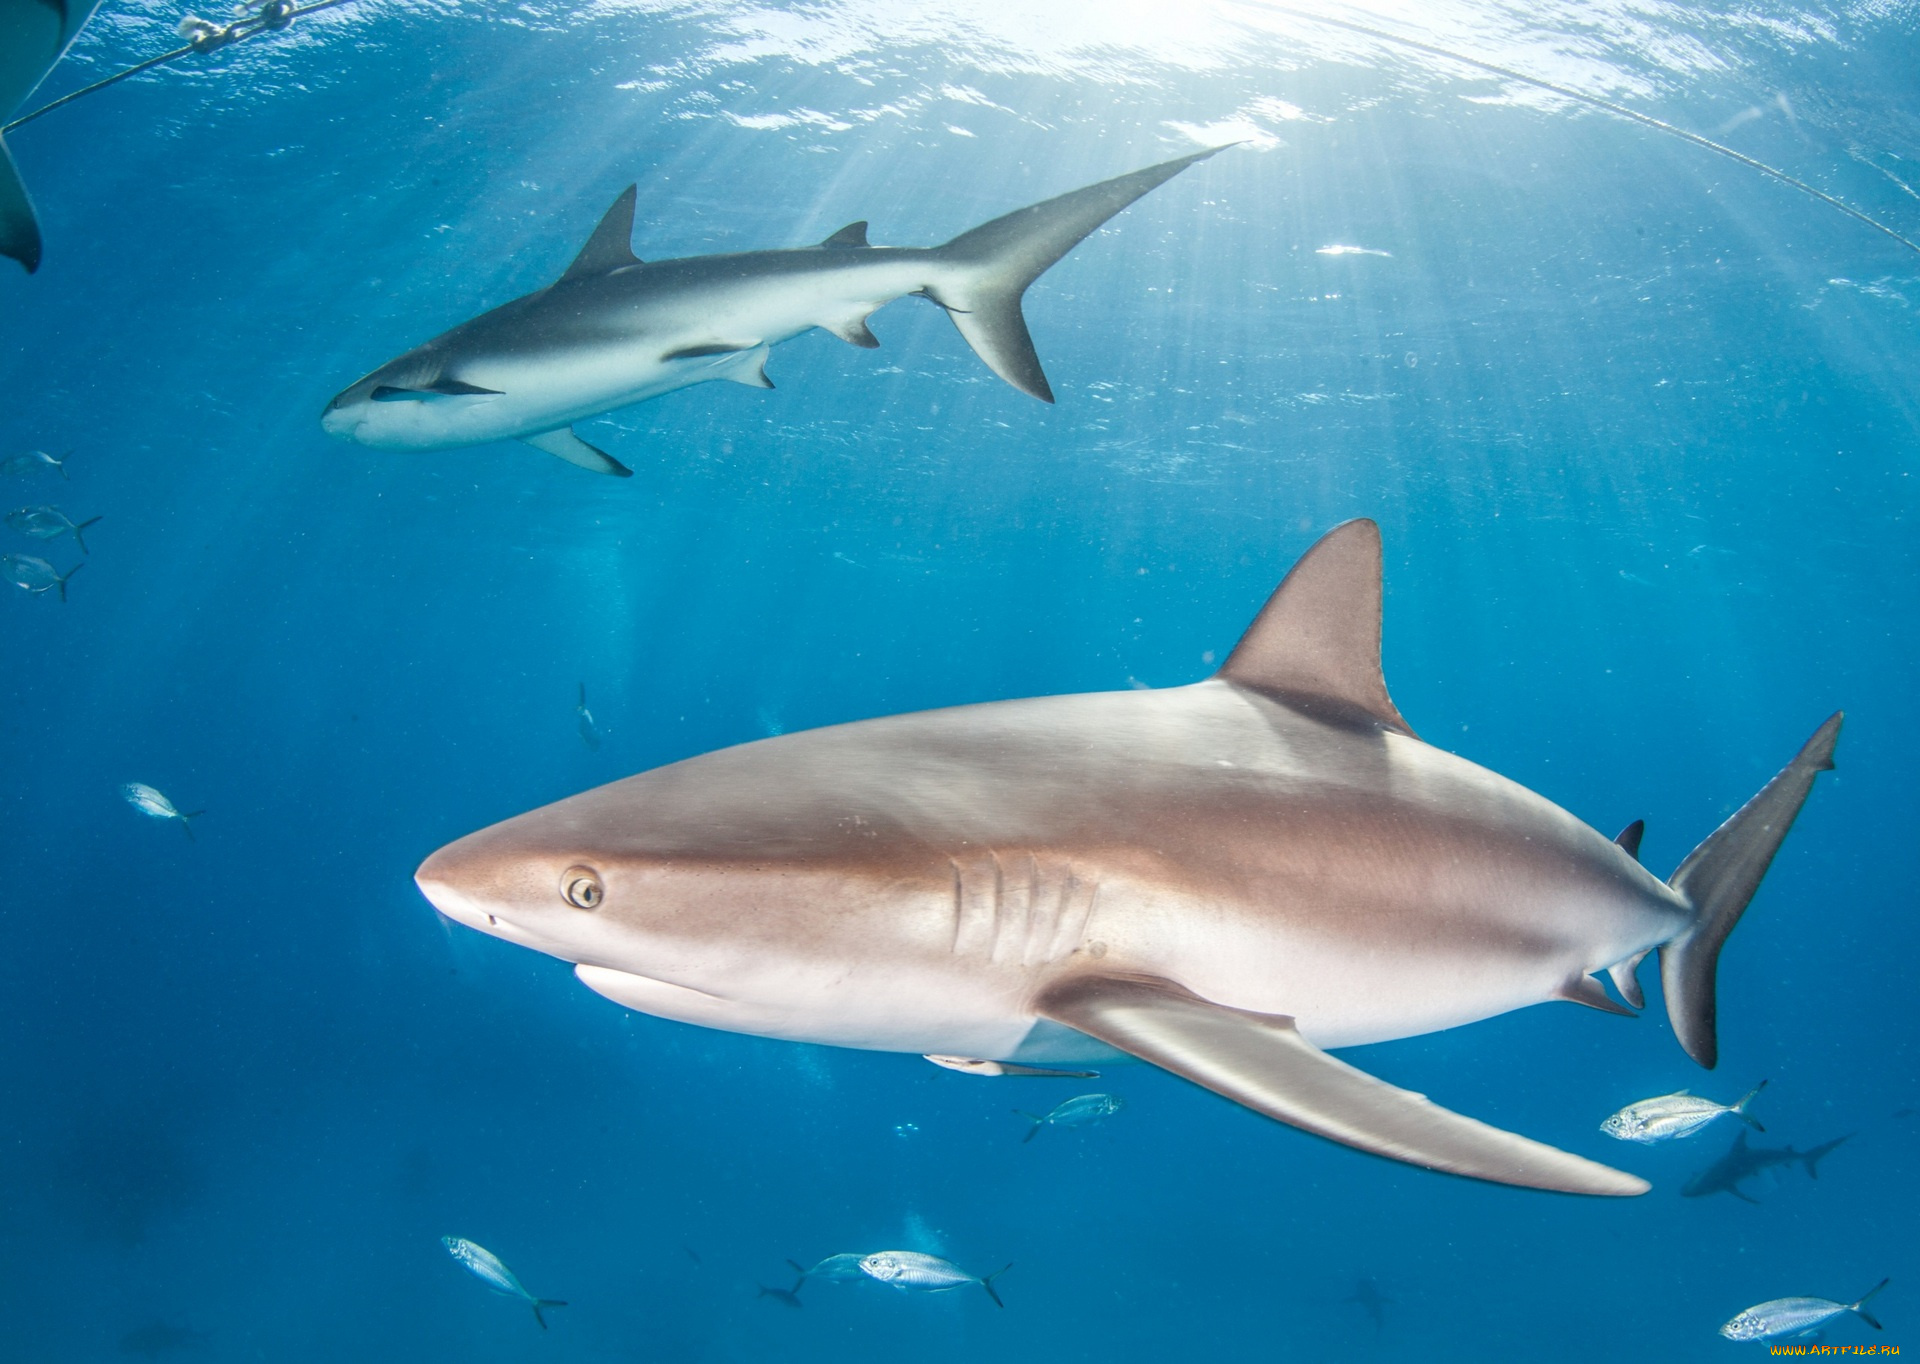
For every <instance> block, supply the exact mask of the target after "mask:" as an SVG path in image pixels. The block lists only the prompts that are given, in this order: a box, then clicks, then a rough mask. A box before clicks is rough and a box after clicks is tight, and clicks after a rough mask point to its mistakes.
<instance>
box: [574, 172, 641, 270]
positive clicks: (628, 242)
mask: <svg viewBox="0 0 1920 1364" xmlns="http://www.w3.org/2000/svg"><path fill="white" fill-rule="evenodd" d="M638 195H639V186H637V185H628V186H627V188H626V192H625V193H623V194H622V195H621V196H620V197H619V198H618V199H615V200H614V201H613V207H612V208H610V209H608V210H607V216H606V217H604V218H602V219H601V220H600V226H598V227H596V228H594V229H593V235H592V236H591V237H588V238H587V244H586V245H585V246H583V247H581V248H580V254H579V255H577V256H575V257H574V258H573V264H572V265H569V266H568V267H567V273H566V274H564V275H562V276H560V279H561V281H562V282H563V283H564V282H565V281H567V280H570V279H582V278H584V277H586V276H588V275H607V274H611V273H613V272H614V271H615V270H619V269H623V268H625V267H626V266H629V265H638V264H640V258H639V257H638V256H636V255H634V254H633V204H634V200H635V199H636V198H637V197H638Z"/></svg>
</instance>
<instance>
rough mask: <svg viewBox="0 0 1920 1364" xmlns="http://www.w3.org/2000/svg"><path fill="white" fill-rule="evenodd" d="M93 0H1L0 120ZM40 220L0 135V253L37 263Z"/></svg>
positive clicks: (31, 266)
mask: <svg viewBox="0 0 1920 1364" xmlns="http://www.w3.org/2000/svg"><path fill="white" fill-rule="evenodd" d="M97 2H98V0H0V123H3V122H5V121H6V119H7V117H8V116H9V115H11V114H12V113H13V112H14V110H16V109H18V108H19V107H20V105H21V104H22V103H23V102H24V101H25V100H26V98H27V96H28V95H31V94H32V93H33V92H34V88H35V87H36V86H38V85H39V84H40V82H41V81H42V80H43V79H45V78H46V74H47V72H48V71H49V70H51V69H52V68H53V64H54V63H55V62H57V61H59V60H60V54H61V53H63V52H65V51H66V50H67V44H68V43H70V42H72V41H73V36H74V34H76V33H78V32H79V31H80V29H81V26H82V25H84V24H85V23H86V22H87V19H88V17H89V16H90V15H91V14H92V13H93V8H94V5H95V4H96V3H97ZM40 253H41V246H40V219H39V217H38V216H37V215H36V214H35V213H34V211H33V200H31V199H29V198H28V197H27V187H26V186H25V185H24V184H22V183H21V180H20V172H19V171H18V170H17V169H16V168H15V167H14V164H13V154H12V153H11V152H9V151H8V150H7V143H6V138H5V137H4V136H0V256H9V257H11V258H12V259H14V260H17V261H19V262H20V263H21V264H22V265H24V266H26V267H27V273H28V274H32V273H33V272H34V271H36V270H38V269H39V268H40Z"/></svg>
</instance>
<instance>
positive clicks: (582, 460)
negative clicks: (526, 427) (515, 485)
mask: <svg viewBox="0 0 1920 1364" xmlns="http://www.w3.org/2000/svg"><path fill="white" fill-rule="evenodd" d="M520 439H521V441H523V442H524V443H525V444H528V445H531V446H532V447H533V448H534V449H536V450H545V451H546V452H547V453H548V454H550V455H558V456H560V458H561V459H564V460H565V461H566V462H567V463H569V464H578V465H579V466H580V467H581V468H582V469H591V470H593V472H595V473H596V474H612V475H613V476H614V477H615V478H632V477H633V470H631V469H629V468H628V467H627V466H626V465H624V464H622V463H621V462H620V461H619V460H617V459H615V458H614V457H613V456H612V455H610V454H608V453H607V452H606V451H605V450H601V449H598V448H596V447H595V446H592V445H589V444H587V443H586V442H585V441H583V440H581V439H580V437H578V436H576V435H574V434H573V428H572V427H571V426H563V427H561V428H560V429H559V430H558V431H542V432H540V433H539V434H538V435H535V436H522V437H520Z"/></svg>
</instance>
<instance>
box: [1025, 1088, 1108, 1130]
mask: <svg viewBox="0 0 1920 1364" xmlns="http://www.w3.org/2000/svg"><path fill="white" fill-rule="evenodd" d="M1122 1106H1123V1105H1122V1104H1121V1101H1120V1097H1119V1096H1118V1095H1116V1094H1081V1095H1077V1096H1075V1097H1074V1098H1071V1099H1068V1100H1067V1101H1066V1102H1065V1103H1061V1104H1056V1105H1055V1106H1054V1107H1053V1108H1052V1109H1051V1110H1049V1111H1048V1112H1046V1113H1028V1112H1026V1111H1024V1110H1022V1109H1018V1108H1016V1109H1015V1110H1014V1112H1016V1113H1018V1114H1020V1116H1021V1117H1023V1118H1029V1119H1031V1120H1032V1122H1033V1126H1032V1127H1031V1128H1029V1129H1028V1131H1027V1135H1026V1136H1024V1137H1022V1138H1020V1140H1021V1141H1023V1142H1029V1141H1032V1140H1033V1139H1034V1138H1035V1137H1037V1136H1039V1135H1040V1129H1041V1128H1043V1127H1091V1126H1092V1125H1093V1124H1094V1123H1097V1122H1104V1121H1106V1120H1107V1119H1108V1118H1111V1117H1112V1116H1113V1115H1114V1114H1115V1113H1118V1112H1119V1111H1120V1109H1121V1107H1122Z"/></svg>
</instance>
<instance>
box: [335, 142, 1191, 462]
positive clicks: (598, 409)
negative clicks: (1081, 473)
mask: <svg viewBox="0 0 1920 1364" xmlns="http://www.w3.org/2000/svg"><path fill="white" fill-rule="evenodd" d="M1223 150H1224V148H1221V147H1213V148H1210V149H1208V150H1207V151H1203V152H1195V153H1193V154H1192V155H1191V156H1182V157H1179V158H1177V159H1176V160H1173V161H1165V162H1162V163H1161V164H1160V165H1157V166H1149V167H1148V168H1147V169H1145V170H1139V171H1134V172H1133V173H1132V174H1131V175H1122V176H1118V177H1116V178H1115V179H1112V180H1104V181H1102V182H1101V183H1099V184H1097V185H1089V186H1088V187H1087V188H1085V189H1079V190H1075V191H1073V192H1072V193H1071V194H1063V195H1061V196H1060V197H1059V198H1057V199H1049V200H1047V201H1046V202H1045V203H1040V204H1034V205H1032V206H1030V207H1028V208H1023V209H1019V210H1016V211H1015V212H1013V213H1009V214H1007V215H1005V216H1004V217H1000V218H995V219H994V220H993V221H992V222H990V223H987V224H985V225H983V226H981V227H976V228H974V229H973V230H972V231H971V232H963V233H961V234H960V235H959V236H958V237H955V238H954V239H953V240H952V241H950V242H948V243H947V244H946V245H945V246H933V247H925V248H921V247H901V246H869V245H868V244H867V225H866V223H864V222H857V223H849V224H848V225H847V226H845V227H843V228H841V229H840V230H839V231H838V232H836V233H834V234H833V235H832V236H831V237H828V238H827V239H826V240H825V241H823V242H821V243H820V244H819V245H818V246H807V247H801V248H799V249H797V250H788V251H749V252H745V253H742V254H738V255H719V256H691V257H688V258H686V259H683V260H666V261H653V262H651V263H648V262H643V261H641V260H640V259H639V258H638V257H636V256H635V255H634V254H633V247H632V245H631V243H632V240H633V206H634V200H635V195H636V193H637V187H636V186H632V185H630V186H628V187H627V190H626V192H625V193H624V194H622V195H621V196H620V197H619V198H618V199H616V200H615V201H614V204H613V207H612V208H610V209H608V210H607V215H606V217H604V218H602V219H601V220H600V226H599V227H597V228H595V229H594V233H593V236H592V237H590V238H588V240H587V244H586V246H585V247H584V248H582V250H581V252H580V254H579V255H578V256H577V257H575V258H574V262H573V264H572V265H570V266H568V267H567V270H566V273H565V274H563V275H561V276H560V278H559V279H558V280H557V281H556V282H555V283H553V284H551V285H549V286H548V287H547V288H545V289H542V290H540V291H539V292H538V293H535V294H528V295H527V296H526V297H524V298H518V299H515V300H514V301H513V302H511V303H508V304H505V305H504V306H502V307H499V308H495V309H494V310H493V311H492V312H489V313H483V314H482V315H481V316H479V317H476V318H474V319H473V320H472V321H471V322H465V323H462V324H461V325H460V326H458V327H455V328H454V329H453V330H452V331H450V332H446V333H444V334H442V335H440V336H437V337H435V338H434V339H433V340H431V341H429V342H427V343H426V344H425V345H424V346H420V347H417V348H416V349H414V350H410V351H408V352H407V353H406V354H405V355H402V356H401V357H400V358H399V359H397V360H393V361H390V362H388V363H387V364H384V365H382V366H381V367H380V368H379V369H377V370H375V371H374V372H373V373H371V374H369V375H367V376H366V377H365V378H363V379H361V380H360V381H359V382H358V383H356V384H354V385H353V386H352V387H350V388H348V389H347V390H346V391H344V392H343V393H341V394H340V395H339V396H338V397H336V398H335V399H334V400H333V401H332V402H331V403H329V404H328V405H327V409H326V411H325V412H323V413H322V414H321V417H320V424H321V425H322V426H323V427H324V428H325V429H326V430H327V431H328V432H330V433H331V434H333V435H336V436H340V437H343V438H345V439H348V440H356V441H359V442H360V443H361V444H363V445H372V446H378V447H381V448H384V449H393V450H449V449H454V448H457V447H460V446H465V445H477V444H481V443H483V442H486V441H495V440H518V441H524V442H526V443H527V444H528V445H531V446H534V447H535V448H536V449H540V450H544V451H546V452H547V453H548V454H551V455H558V456H559V457H560V458H561V459H564V460H566V461H567V462H568V463H570V464H577V465H579V466H580V467H581V468H583V469H592V470H593V471H595V472H596V473H603V474H615V475H618V476H620V477H625V476H627V475H628V474H629V473H631V472H632V471H631V470H630V469H628V468H627V467H626V466H625V465H623V464H621V463H620V462H619V461H618V460H616V459H614V458H613V457H612V456H611V455H609V454H607V453H606V451H604V450H600V449H597V448H596V447H594V446H592V445H589V444H588V443H587V442H586V441H584V440H582V439H581V438H580V437H579V436H577V435H576V434H574V431H573V423H574V422H577V421H580V420H582V419H584V418H587V417H592V416H597V415H599V414H601V413H603V412H611V411H612V410H613V409H615V408H618V407H625V406H627V405H628V404H630V403H637V402H642V401H644V400H645V399H648V398H657V397H659V396H660V395H661V394H663V393H671V392H673V391H674V390H675V389H680V388H686V387H688V386H689V385H691V384H699V383H705V382H707V381H708V380H712V379H728V380H731V381H732V382H734V383H737V384H746V385H748V386H749V387H753V388H772V387H773V384H772V383H771V382H770V381H769V380H768V379H767V372H766V362H767V351H768V349H769V348H770V347H772V346H775V345H778V344H779V343H780V342H782V341H786V340H789V339H791V338H793V337H795V336H798V335H800V334H801V333H802V332H805V331H811V330H812V329H813V328H815V327H820V328H824V329H825V330H827V331H830V332H832V333H833V334H834V335H835V336H838V337H839V338H840V339H841V340H843V341H847V342H849V343H851V344H853V345H856V346H865V347H869V348H871V347H874V346H878V345H879V344H880V342H879V341H878V339H876V338H875V336H874V334H873V333H872V332H871V331H870V330H868V328H867V318H868V317H869V316H870V315H871V314H872V313H873V312H874V311H875V310H876V309H878V308H881V307H883V306H885V305H886V304H888V303H890V302H892V301H893V300H894V299H896V298H901V297H904V296H905V295H907V294H920V295H922V296H924V297H926V298H929V299H932V300H933V301H934V302H935V303H937V304H939V305H940V306H941V307H942V308H945V309H946V310H947V315H948V316H949V317H951V318H952V319H953V322H954V325H955V326H956V327H958V328H959V329H960V334H961V335H962V336H963V337H965V338H966V340H967V344H968V345H970V346H972V347H973V349H974V353H975V354H977V355H978V356H979V357H980V358H981V359H982V360H984V361H986V362H987V367H988V368H989V369H991V370H992V371H993V372H994V373H995V374H998V375H999V376H1000V377H1001V378H1002V379H1005V380H1006V381H1007V382H1008V383H1010V384H1012V385H1013V386H1014V387H1015V388H1017V389H1019V390H1020V391H1021V392H1022V393H1030V394H1032V395H1033V396H1034V397H1036V398H1039V399H1041V400H1042V401H1044V402H1052V401H1053V390H1052V389H1051V388H1049V387H1048V385H1047V376H1046V375H1045V373H1043V372H1042V370H1041V368H1040V357H1039V356H1038V355H1036V354H1035V353H1034V349H1033V338H1032V337H1031V336H1029V335H1028V334H1027V323H1026V318H1025V317H1024V316H1023V315H1022V314H1021V311H1020V297H1021V295H1022V294H1024V293H1025V292H1026V289H1027V286H1028V285H1029V284H1032V283H1033V281H1034V280H1036V279H1038V278H1039V277H1040V275H1041V274H1042V273H1043V272H1044V271H1046V269H1047V268H1048V267H1049V266H1051V265H1053V264H1054V262H1056V261H1058V260H1059V259H1060V258H1061V257H1062V256H1064V255H1066V254H1067V252H1069V251H1071V250H1072V249H1073V248H1074V246H1076V245H1077V244H1078V243H1079V242H1080V240H1081V239H1082V238H1084V237H1085V236H1086V235H1087V234H1088V233H1090V232H1092V231H1093V230H1094V229H1095V228H1097V227H1099V226H1100V225H1101V224H1102V223H1104V222H1106V221H1107V219H1109V218H1111V217H1113V215H1114V214H1116V213H1118V212H1120V210H1121V209H1123V208H1125V207H1126V206H1127V205H1128V204H1131V203H1132V202H1133V201H1134V200H1136V199H1138V198H1139V197H1140V196H1141V195H1143V194H1145V193H1147V191H1149V190H1151V189H1153V188H1155V187H1156V186H1159V185H1162V184H1165V183H1166V182H1167V181H1168V180H1171V179H1172V178H1173V177H1174V176H1176V175H1178V174H1179V173H1180V172H1181V171H1183V170H1185V169H1186V168H1187V167H1188V166H1191V165H1192V164H1193V163H1194V162H1196V161H1204V160H1206V159H1207V158H1208V157H1210V156H1212V155H1214V154H1215V153H1216V152H1219V151H1223Z"/></svg>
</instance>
